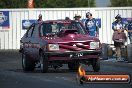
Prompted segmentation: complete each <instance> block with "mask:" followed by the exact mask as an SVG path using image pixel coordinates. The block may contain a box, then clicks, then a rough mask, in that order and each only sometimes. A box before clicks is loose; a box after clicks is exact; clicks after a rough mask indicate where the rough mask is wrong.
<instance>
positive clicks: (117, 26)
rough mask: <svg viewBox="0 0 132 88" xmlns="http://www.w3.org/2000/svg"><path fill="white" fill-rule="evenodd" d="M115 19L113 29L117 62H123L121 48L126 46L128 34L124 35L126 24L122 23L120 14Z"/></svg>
mask: <svg viewBox="0 0 132 88" xmlns="http://www.w3.org/2000/svg"><path fill="white" fill-rule="evenodd" d="M115 19H116V21H114V22H113V23H112V29H113V31H114V33H113V37H112V39H113V41H114V46H115V48H116V56H117V61H123V59H122V58H121V47H122V46H124V43H125V42H126V40H127V37H126V34H125V33H124V30H125V29H126V28H125V27H126V24H125V22H123V21H122V18H121V15H120V14H118V15H117V16H116V17H115Z"/></svg>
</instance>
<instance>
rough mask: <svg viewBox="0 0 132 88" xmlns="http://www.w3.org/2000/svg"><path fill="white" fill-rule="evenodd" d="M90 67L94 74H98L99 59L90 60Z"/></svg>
mask: <svg viewBox="0 0 132 88" xmlns="http://www.w3.org/2000/svg"><path fill="white" fill-rule="evenodd" d="M92 67H93V70H94V72H99V70H100V59H99V58H95V59H93V60H92Z"/></svg>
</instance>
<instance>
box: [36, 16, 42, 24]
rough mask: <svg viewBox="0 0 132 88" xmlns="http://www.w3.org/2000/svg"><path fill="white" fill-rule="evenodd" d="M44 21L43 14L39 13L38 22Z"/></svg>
mask: <svg viewBox="0 0 132 88" xmlns="http://www.w3.org/2000/svg"><path fill="white" fill-rule="evenodd" d="M42 21H43V20H42V14H39V16H38V20H37V22H38V23H41V22H42Z"/></svg>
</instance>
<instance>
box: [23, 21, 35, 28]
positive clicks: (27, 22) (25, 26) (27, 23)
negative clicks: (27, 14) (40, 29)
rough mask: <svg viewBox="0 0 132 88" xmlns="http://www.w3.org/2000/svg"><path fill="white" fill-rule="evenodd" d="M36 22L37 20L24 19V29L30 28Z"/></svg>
mask: <svg viewBox="0 0 132 88" xmlns="http://www.w3.org/2000/svg"><path fill="white" fill-rule="evenodd" d="M35 22H36V20H22V29H23V30H25V29H28V28H29V26H30V25H31V24H33V23H35Z"/></svg>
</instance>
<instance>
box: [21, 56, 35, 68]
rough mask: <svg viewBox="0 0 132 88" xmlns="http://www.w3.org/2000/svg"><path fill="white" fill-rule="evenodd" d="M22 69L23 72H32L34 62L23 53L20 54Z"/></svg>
mask: <svg viewBox="0 0 132 88" xmlns="http://www.w3.org/2000/svg"><path fill="white" fill-rule="evenodd" d="M22 68H23V70H24V71H33V70H34V69H35V62H34V61H32V60H31V59H30V58H29V57H28V56H27V55H26V54H25V53H22Z"/></svg>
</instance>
